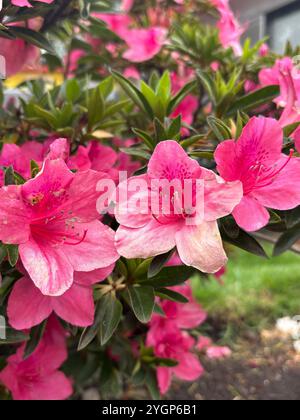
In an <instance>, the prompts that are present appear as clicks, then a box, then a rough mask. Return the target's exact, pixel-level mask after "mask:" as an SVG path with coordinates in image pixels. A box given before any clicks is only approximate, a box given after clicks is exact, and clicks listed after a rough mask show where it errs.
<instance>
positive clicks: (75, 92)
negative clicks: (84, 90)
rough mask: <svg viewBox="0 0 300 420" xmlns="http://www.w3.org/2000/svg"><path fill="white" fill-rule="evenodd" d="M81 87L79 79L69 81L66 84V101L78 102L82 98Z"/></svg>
mask: <svg viewBox="0 0 300 420" xmlns="http://www.w3.org/2000/svg"><path fill="white" fill-rule="evenodd" d="M80 95H81V92H80V85H79V82H78V80H77V79H69V80H67V82H66V99H67V100H68V101H69V102H76V101H77V99H78V98H79V97H80Z"/></svg>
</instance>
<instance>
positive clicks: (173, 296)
mask: <svg viewBox="0 0 300 420" xmlns="http://www.w3.org/2000/svg"><path fill="white" fill-rule="evenodd" d="M155 295H156V296H158V297H160V298H161V299H166V300H171V301H172V302H179V303H188V302H189V300H188V299H187V298H186V297H185V296H183V295H182V294H180V293H177V292H174V290H170V289H165V288H161V289H156V290H155Z"/></svg>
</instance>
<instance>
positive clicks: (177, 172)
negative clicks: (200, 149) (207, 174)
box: [148, 140, 202, 181]
mask: <svg viewBox="0 0 300 420" xmlns="http://www.w3.org/2000/svg"><path fill="white" fill-rule="evenodd" d="M201 172H202V169H201V167H200V165H199V163H198V162H197V161H196V160H195V159H191V158H189V157H188V155H187V153H186V152H185V150H184V149H183V148H182V147H181V146H180V145H179V144H178V143H177V142H176V141H173V140H168V141H163V142H161V143H159V144H158V145H157V146H156V148H155V151H154V153H153V155H152V157H151V159H150V161H149V165H148V175H149V177H150V178H152V179H167V180H169V181H170V180H172V179H180V180H184V179H194V178H200V175H201Z"/></svg>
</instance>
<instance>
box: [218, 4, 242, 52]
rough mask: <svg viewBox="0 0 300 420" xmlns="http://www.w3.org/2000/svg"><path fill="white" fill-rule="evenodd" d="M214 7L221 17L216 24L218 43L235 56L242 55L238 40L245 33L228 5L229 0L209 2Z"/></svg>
mask: <svg viewBox="0 0 300 420" xmlns="http://www.w3.org/2000/svg"><path fill="white" fill-rule="evenodd" d="M210 2H211V3H212V5H213V6H215V7H216V8H217V9H218V11H219V13H220V15H221V17H220V20H219V22H218V23H217V27H218V29H219V36H220V42H221V44H222V46H223V47H224V48H229V47H231V48H232V49H233V51H234V53H235V54H236V55H237V56H240V55H242V53H243V50H242V47H241V43H240V38H241V36H242V35H243V33H244V32H245V26H241V25H240V23H239V22H238V20H237V19H236V17H235V16H234V13H233V11H232V10H231V7H230V5H229V0H210Z"/></svg>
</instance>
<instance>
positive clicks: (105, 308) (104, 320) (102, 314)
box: [78, 293, 123, 351]
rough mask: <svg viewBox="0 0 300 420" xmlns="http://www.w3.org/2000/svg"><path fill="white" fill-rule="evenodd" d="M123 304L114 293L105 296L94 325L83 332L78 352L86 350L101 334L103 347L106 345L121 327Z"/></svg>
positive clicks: (98, 307) (97, 309)
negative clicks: (119, 326)
mask: <svg viewBox="0 0 300 420" xmlns="http://www.w3.org/2000/svg"><path fill="white" fill-rule="evenodd" d="M122 310H123V307H122V304H121V302H120V301H119V300H117V299H116V298H115V296H114V295H113V294H112V293H108V294H106V295H104V296H103V297H102V298H101V299H100V300H99V301H98V303H97V307H96V313H95V319H94V323H93V325H92V326H91V327H87V328H85V330H84V331H83V333H82V335H81V337H80V340H79V344H78V350H79V351H80V350H83V349H84V348H86V347H87V346H88V345H89V344H90V343H91V342H92V341H93V340H94V338H95V337H96V336H97V334H99V338H100V342H101V345H104V344H106V343H107V342H108V341H109V339H110V338H111V336H112V335H113V333H114V332H115V330H116V328H117V327H118V325H119V322H120V320H121V316H122Z"/></svg>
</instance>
